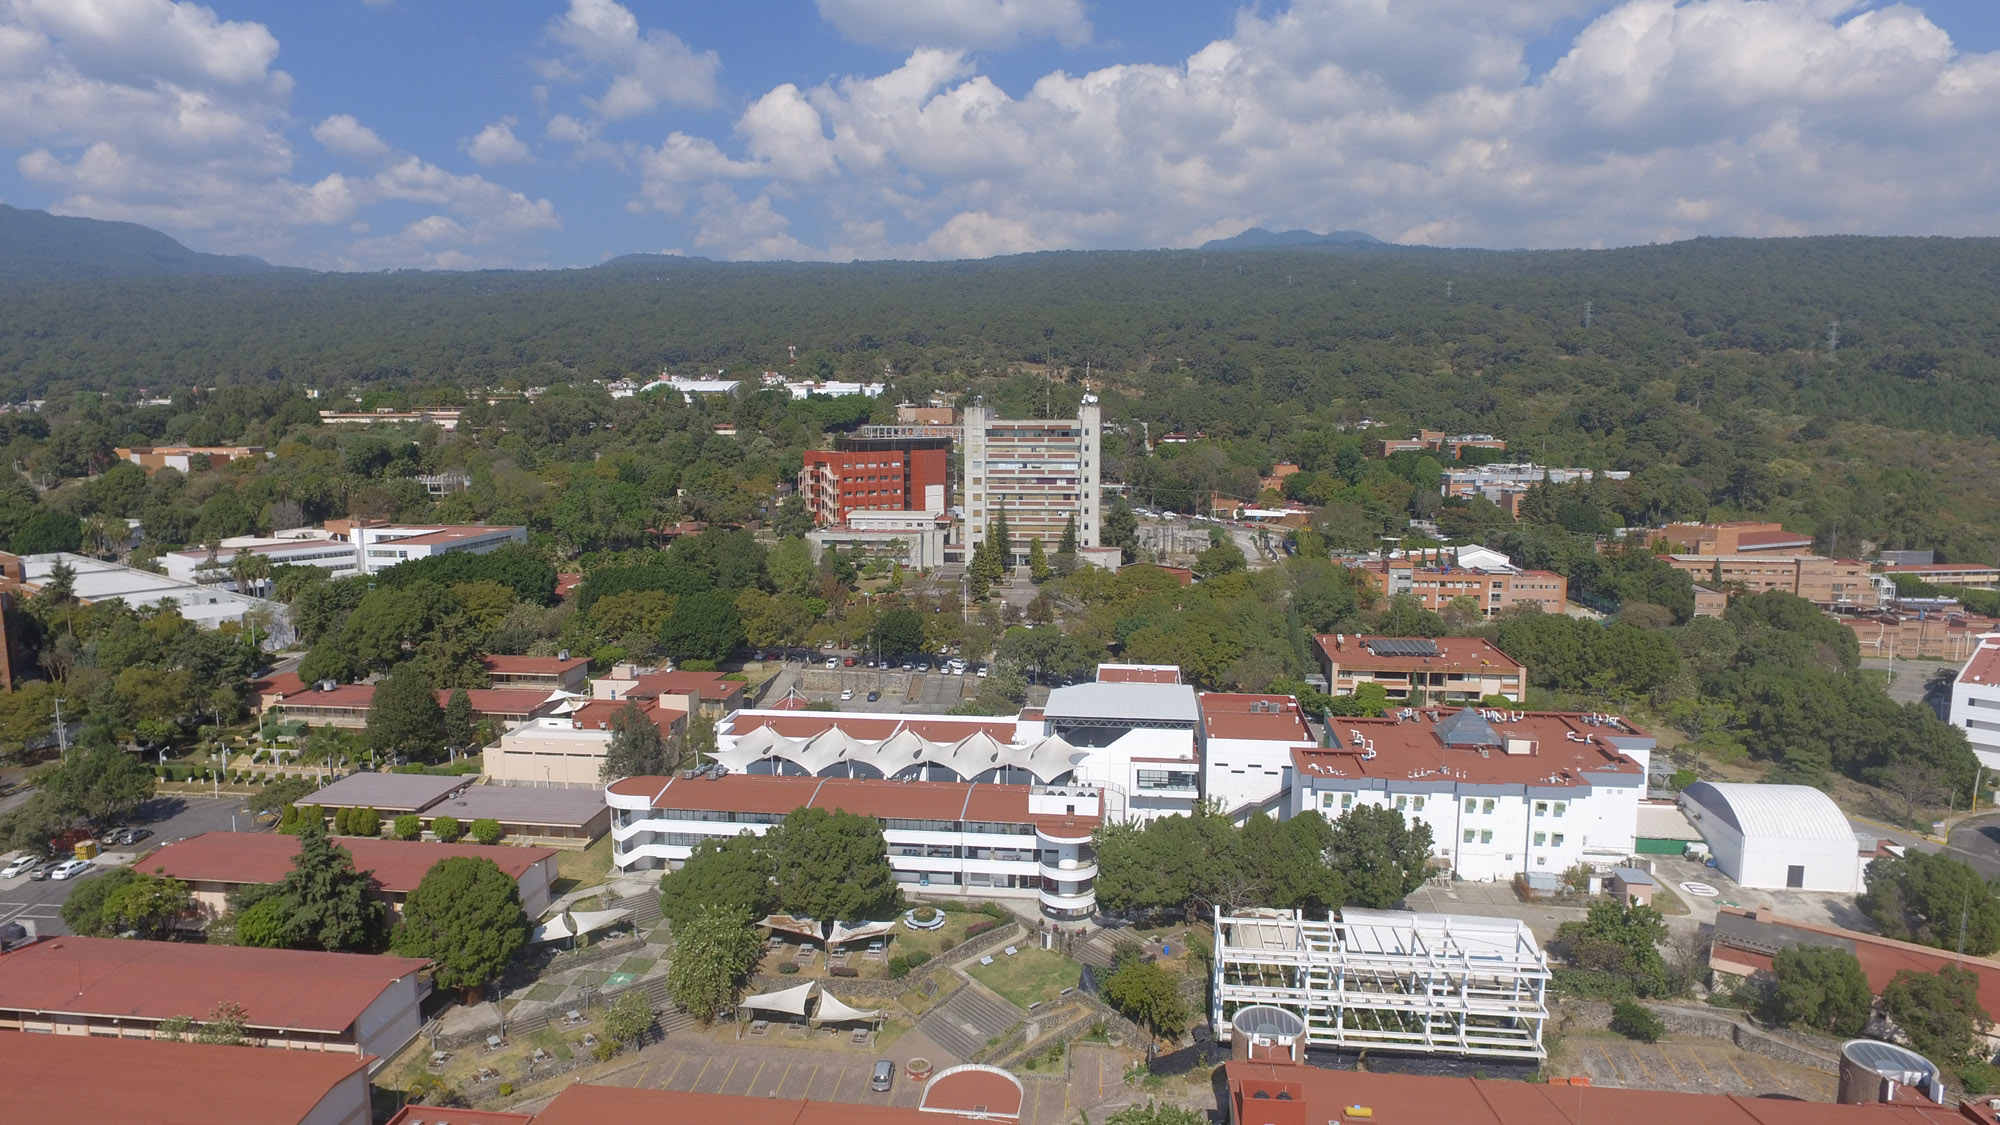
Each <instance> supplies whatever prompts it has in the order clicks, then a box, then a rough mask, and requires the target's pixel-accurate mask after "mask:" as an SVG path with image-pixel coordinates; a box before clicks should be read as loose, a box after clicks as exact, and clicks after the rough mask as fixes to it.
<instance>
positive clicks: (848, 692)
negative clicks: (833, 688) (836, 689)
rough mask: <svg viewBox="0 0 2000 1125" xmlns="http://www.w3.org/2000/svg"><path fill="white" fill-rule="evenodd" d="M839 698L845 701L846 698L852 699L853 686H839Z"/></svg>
mask: <svg viewBox="0 0 2000 1125" xmlns="http://www.w3.org/2000/svg"><path fill="white" fill-rule="evenodd" d="M840 698H841V701H842V702H846V701H847V700H850V699H853V698H854V689H853V688H841V689H840Z"/></svg>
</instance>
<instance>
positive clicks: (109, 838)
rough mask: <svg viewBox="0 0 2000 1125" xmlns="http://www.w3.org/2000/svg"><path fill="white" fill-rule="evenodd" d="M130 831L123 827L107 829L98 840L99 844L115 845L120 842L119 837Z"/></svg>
mask: <svg viewBox="0 0 2000 1125" xmlns="http://www.w3.org/2000/svg"><path fill="white" fill-rule="evenodd" d="M130 831H131V829H130V828H126V827H125V826H123V825H120V826H118V827H117V828H107V829H105V830H104V834H103V835H102V836H99V837H98V838H97V842H98V843H100V844H115V843H117V842H118V837H120V836H122V835H124V834H125V833H127V832H130Z"/></svg>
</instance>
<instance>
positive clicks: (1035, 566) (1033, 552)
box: [1028, 538, 1049, 582]
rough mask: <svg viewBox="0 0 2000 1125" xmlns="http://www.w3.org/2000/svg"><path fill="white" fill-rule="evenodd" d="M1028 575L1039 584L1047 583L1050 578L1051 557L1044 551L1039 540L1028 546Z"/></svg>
mask: <svg viewBox="0 0 2000 1125" xmlns="http://www.w3.org/2000/svg"><path fill="white" fill-rule="evenodd" d="M1028 574H1029V575H1030V576H1031V577H1033V578H1034V580H1035V581H1037V582H1043V581H1047V579H1048V577H1049V556H1048V554H1047V553H1046V552H1044V551H1043V550H1042V541H1041V540H1040V539H1039V538H1038V539H1035V540H1033V541H1032V542H1030V543H1029V544H1028Z"/></svg>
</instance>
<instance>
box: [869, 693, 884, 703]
mask: <svg viewBox="0 0 2000 1125" xmlns="http://www.w3.org/2000/svg"><path fill="white" fill-rule="evenodd" d="M881 698H882V693H881V692H879V691H871V692H869V693H868V702H870V703H874V702H877V701H878V700H880V699H881Z"/></svg>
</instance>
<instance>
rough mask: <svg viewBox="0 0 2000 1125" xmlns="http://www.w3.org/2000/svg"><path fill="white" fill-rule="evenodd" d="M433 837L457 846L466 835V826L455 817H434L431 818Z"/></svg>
mask: <svg viewBox="0 0 2000 1125" xmlns="http://www.w3.org/2000/svg"><path fill="white" fill-rule="evenodd" d="M431 835H433V836H436V837H437V838H438V839H439V840H441V841H443V842H444V843H447V844H455V843H457V842H458V838H459V837H460V836H463V835H465V826H464V825H463V824H460V823H459V821H458V818H457V817H455V816H434V817H432V818H431Z"/></svg>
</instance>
